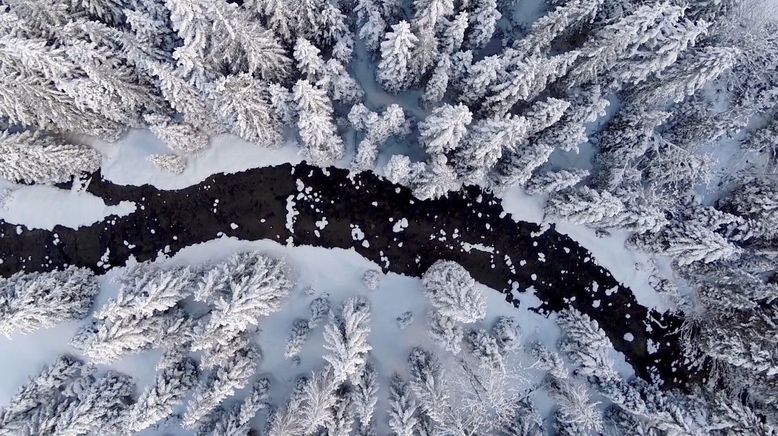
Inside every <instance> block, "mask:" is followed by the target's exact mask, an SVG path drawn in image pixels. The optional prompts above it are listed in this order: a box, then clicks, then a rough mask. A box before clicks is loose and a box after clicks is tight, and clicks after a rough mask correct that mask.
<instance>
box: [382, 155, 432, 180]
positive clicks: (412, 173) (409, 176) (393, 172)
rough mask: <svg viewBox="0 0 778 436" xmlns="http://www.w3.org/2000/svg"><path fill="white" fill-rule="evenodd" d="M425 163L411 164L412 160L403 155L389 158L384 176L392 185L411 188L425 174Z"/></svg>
mask: <svg viewBox="0 0 778 436" xmlns="http://www.w3.org/2000/svg"><path fill="white" fill-rule="evenodd" d="M425 168H426V165H425V164H424V162H411V158H409V157H408V156H405V155H403V154H395V155H392V157H390V158H389V162H387V163H386V166H385V167H384V176H385V177H386V179H387V180H389V181H390V182H391V183H397V184H401V185H406V186H410V185H411V183H412V182H413V181H414V180H416V179H417V178H418V177H419V175H420V174H421V173H422V172H424V170H425Z"/></svg>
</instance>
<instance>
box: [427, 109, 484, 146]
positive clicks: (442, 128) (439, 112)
mask: <svg viewBox="0 0 778 436" xmlns="http://www.w3.org/2000/svg"><path fill="white" fill-rule="evenodd" d="M472 120H473V117H472V114H471V113H470V109H468V108H467V106H465V105H463V104H461V103H460V104H458V105H456V106H451V105H449V104H444V105H441V106H438V107H437V108H435V109H433V110H432V113H431V114H430V115H429V116H428V117H427V118H426V119H425V120H424V121H422V122H421V123H419V142H420V143H421V145H422V146H424V148H425V150H426V151H427V153H428V154H442V153H446V152H448V151H451V150H454V149H456V148H457V147H458V146H459V143H460V141H461V140H462V138H464V136H465V134H466V133H467V126H468V125H469V124H470V122H471V121H472Z"/></svg>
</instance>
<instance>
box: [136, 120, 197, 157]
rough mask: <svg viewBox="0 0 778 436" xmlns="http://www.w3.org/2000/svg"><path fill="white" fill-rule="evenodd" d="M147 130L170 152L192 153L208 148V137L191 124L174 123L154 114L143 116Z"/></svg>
mask: <svg viewBox="0 0 778 436" xmlns="http://www.w3.org/2000/svg"><path fill="white" fill-rule="evenodd" d="M143 119H144V120H145V121H146V123H147V126H146V127H147V128H148V129H149V130H151V133H153V134H154V136H156V137H157V138H159V139H161V140H162V142H164V143H165V145H167V146H168V147H169V148H170V149H171V150H174V151H178V152H182V153H192V152H197V151H200V150H203V149H205V148H207V147H208V135H207V134H206V133H205V132H203V131H202V130H200V129H199V128H197V127H195V126H194V125H191V124H186V123H176V122H175V121H173V120H171V119H170V118H169V117H166V116H163V115H156V114H147V115H144V117H143Z"/></svg>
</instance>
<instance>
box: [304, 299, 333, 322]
mask: <svg viewBox="0 0 778 436" xmlns="http://www.w3.org/2000/svg"><path fill="white" fill-rule="evenodd" d="M330 307H331V305H330V300H329V298H327V297H326V296H321V297H317V298H314V299H313V301H311V304H309V305H308V311H309V312H310V313H311V318H310V319H309V320H308V325H309V326H310V327H311V328H312V329H315V328H316V327H318V326H319V324H321V322H322V321H324V319H325V318H327V317H328V316H330Z"/></svg>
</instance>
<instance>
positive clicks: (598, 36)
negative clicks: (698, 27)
mask: <svg viewBox="0 0 778 436" xmlns="http://www.w3.org/2000/svg"><path fill="white" fill-rule="evenodd" d="M682 15H683V8H682V7H680V6H675V5H673V4H671V3H670V2H663V3H659V4H652V5H644V6H641V7H639V8H637V9H636V10H634V11H633V12H632V13H631V14H630V15H627V16H625V17H624V18H621V19H620V20H618V21H615V22H613V23H611V24H608V25H607V26H605V27H603V28H601V29H600V30H598V31H597V32H596V33H595V34H594V35H593V36H592V38H590V39H589V40H588V41H587V42H586V43H585V44H584V46H583V47H581V54H580V56H579V62H577V64H576V65H575V66H574V67H573V68H572V69H571V70H570V71H569V72H568V74H567V84H568V86H569V87H571V88H572V87H575V86H578V85H582V84H584V83H588V82H593V81H595V80H596V79H597V77H599V76H600V75H601V74H603V73H605V72H606V71H609V70H610V69H612V68H613V67H614V66H615V65H616V63H617V62H619V61H621V60H623V59H626V58H628V57H629V56H631V55H632V53H633V52H634V51H635V50H636V49H637V48H638V47H639V46H641V45H642V44H649V43H651V42H652V41H653V39H654V38H656V37H657V36H658V35H661V31H662V29H663V28H666V27H668V26H674V25H675V23H676V22H677V21H678V20H679V19H680V17H681V16H682Z"/></svg>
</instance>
